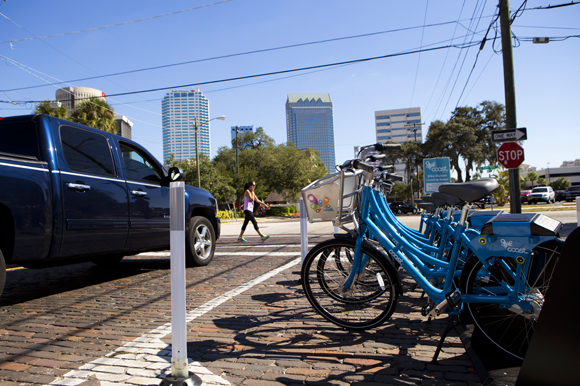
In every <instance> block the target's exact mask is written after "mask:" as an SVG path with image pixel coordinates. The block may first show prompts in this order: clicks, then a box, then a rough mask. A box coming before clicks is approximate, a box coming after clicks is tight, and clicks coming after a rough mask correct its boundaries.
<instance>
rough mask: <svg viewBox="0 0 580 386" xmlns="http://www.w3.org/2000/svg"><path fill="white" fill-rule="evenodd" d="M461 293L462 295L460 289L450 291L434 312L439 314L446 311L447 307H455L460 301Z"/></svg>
mask: <svg viewBox="0 0 580 386" xmlns="http://www.w3.org/2000/svg"><path fill="white" fill-rule="evenodd" d="M459 295H461V292H459V290H455V291H449V293H448V294H447V295H445V300H443V301H442V302H441V303H439V304H438V305H437V306H436V307H435V308H434V309H433V311H432V312H434V313H435V314H436V315H437V316H439V315H441V313H442V312H445V310H446V309H447V308H451V309H455V308H456V307H457V305H458V304H459V301H460V300H459Z"/></svg>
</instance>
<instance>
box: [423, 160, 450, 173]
mask: <svg viewBox="0 0 580 386" xmlns="http://www.w3.org/2000/svg"><path fill="white" fill-rule="evenodd" d="M425 167H426V168H427V169H429V170H431V171H432V172H446V171H447V166H439V167H438V166H437V163H436V162H431V161H425Z"/></svg>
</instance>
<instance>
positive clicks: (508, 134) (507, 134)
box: [491, 127, 528, 143]
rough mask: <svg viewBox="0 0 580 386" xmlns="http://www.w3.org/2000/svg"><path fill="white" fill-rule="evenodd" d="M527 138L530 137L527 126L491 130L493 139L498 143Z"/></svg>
mask: <svg viewBox="0 0 580 386" xmlns="http://www.w3.org/2000/svg"><path fill="white" fill-rule="evenodd" d="M526 139H528V133H527V130H526V128H525V127H521V128H518V129H506V130H496V131H492V132H491V141H492V142H496V143H499V142H515V141H523V140H526Z"/></svg>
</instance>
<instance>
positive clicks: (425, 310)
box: [421, 303, 433, 316]
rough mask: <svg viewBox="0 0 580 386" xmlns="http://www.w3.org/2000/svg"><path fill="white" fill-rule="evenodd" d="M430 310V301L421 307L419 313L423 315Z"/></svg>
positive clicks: (427, 313)
mask: <svg viewBox="0 0 580 386" xmlns="http://www.w3.org/2000/svg"><path fill="white" fill-rule="evenodd" d="M432 311H433V309H432V303H427V304H425V305H424V306H423V307H421V315H423V316H427V315H429V313H431V312H432Z"/></svg>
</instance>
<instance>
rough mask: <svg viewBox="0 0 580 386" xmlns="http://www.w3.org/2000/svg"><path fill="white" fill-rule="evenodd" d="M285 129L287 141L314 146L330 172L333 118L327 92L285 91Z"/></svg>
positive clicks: (333, 158) (333, 156) (301, 147)
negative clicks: (294, 92)
mask: <svg viewBox="0 0 580 386" xmlns="http://www.w3.org/2000/svg"><path fill="white" fill-rule="evenodd" d="M286 130H287V134H288V141H290V142H292V143H293V144H294V145H295V146H296V147H297V148H298V149H308V148H312V149H314V150H318V152H320V158H321V159H322V162H323V163H324V165H325V166H326V169H327V170H328V172H329V173H330V172H334V167H335V166H336V161H335V152H334V118H333V114H332V101H331V100H330V94H288V99H287V100H286Z"/></svg>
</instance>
